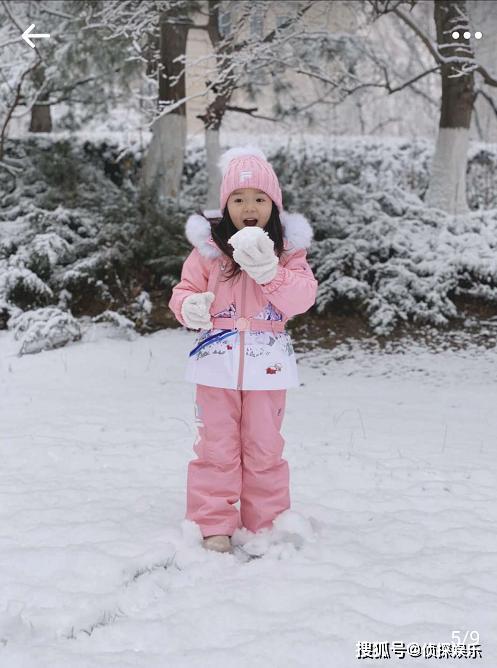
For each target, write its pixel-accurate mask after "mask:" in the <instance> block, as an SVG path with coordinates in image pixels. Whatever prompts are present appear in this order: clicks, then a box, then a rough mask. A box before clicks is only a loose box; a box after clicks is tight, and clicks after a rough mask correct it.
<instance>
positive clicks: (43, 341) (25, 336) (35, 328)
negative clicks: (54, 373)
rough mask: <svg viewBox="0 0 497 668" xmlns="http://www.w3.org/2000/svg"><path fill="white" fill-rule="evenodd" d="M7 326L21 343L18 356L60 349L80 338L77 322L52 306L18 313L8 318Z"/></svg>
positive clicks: (68, 314)
mask: <svg viewBox="0 0 497 668" xmlns="http://www.w3.org/2000/svg"><path fill="white" fill-rule="evenodd" d="M8 325H9V329H12V330H13V331H14V338H15V339H16V340H18V341H20V343H21V345H20V348H19V352H18V354H19V355H26V354H29V353H38V352H40V351H42V350H51V349H53V348H60V347H61V346H65V345H66V343H69V342H70V341H78V340H79V339H80V338H81V330H80V327H79V324H78V321H77V320H76V319H75V318H74V317H73V316H72V315H71V314H70V313H67V312H66V311H62V310H61V309H59V308H57V307H52V306H48V307H45V308H39V309H34V310H32V311H27V312H26V313H22V312H21V313H18V314H17V315H15V316H13V317H12V318H10V320H9V323H8Z"/></svg>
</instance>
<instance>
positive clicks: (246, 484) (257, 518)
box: [186, 384, 290, 537]
mask: <svg viewBox="0 0 497 668" xmlns="http://www.w3.org/2000/svg"><path fill="white" fill-rule="evenodd" d="M285 401H286V389H283V390H230V389H225V388H220V387H209V386H207V385H199V384H197V386H196V396H195V417H196V424H197V428H198V436H197V440H196V441H195V443H194V445H193V450H194V452H195V453H196V454H197V458H196V459H192V460H191V461H190V462H189V463H188V474H187V494H186V496H187V500H186V518H187V519H189V520H192V521H193V522H196V523H197V524H198V525H199V527H200V530H201V532H202V536H203V537H205V536H211V535H214V534H224V535H230V536H231V535H232V534H233V532H234V531H235V529H236V528H241V527H242V526H244V527H246V528H247V529H249V530H250V531H253V532H256V531H258V530H259V529H263V528H266V527H270V526H271V524H272V521H273V519H275V517H276V516H277V515H279V514H280V513H281V512H283V511H284V510H286V509H287V508H290V492H289V482H290V479H289V478H290V476H289V468H288V462H287V461H286V460H285V459H283V458H282V453H283V447H284V444H285V440H284V438H283V436H282V435H281V434H280V429H281V423H282V422H283V416H284V413H285ZM237 501H240V513H239V512H238V508H236V507H235V505H234V504H235V503H237Z"/></svg>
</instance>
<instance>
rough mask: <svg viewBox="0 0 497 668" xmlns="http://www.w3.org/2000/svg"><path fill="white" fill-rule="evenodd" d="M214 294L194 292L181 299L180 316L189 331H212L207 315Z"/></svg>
mask: <svg viewBox="0 0 497 668" xmlns="http://www.w3.org/2000/svg"><path fill="white" fill-rule="evenodd" d="M214 298H215V294H214V293H213V292H196V293H194V294H193V295H188V297H185V299H183V303H182V305H181V316H182V318H183V320H184V321H185V323H186V326H187V327H189V328H190V329H212V321H211V316H210V313H209V309H210V307H211V304H212V302H213V301H214Z"/></svg>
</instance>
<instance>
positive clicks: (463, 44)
mask: <svg viewBox="0 0 497 668" xmlns="http://www.w3.org/2000/svg"><path fill="white" fill-rule="evenodd" d="M370 4H371V6H372V8H373V12H374V16H375V18H378V17H379V16H383V15H385V14H388V13H390V12H391V13H393V14H394V15H395V16H397V17H398V18H399V19H401V20H402V21H403V22H404V23H405V24H406V25H408V26H409V28H410V29H411V30H412V31H413V33H414V34H415V35H416V36H417V37H418V38H419V39H420V40H421V42H422V43H423V44H424V46H425V47H426V48H427V49H428V51H429V53H430V54H431V56H432V57H433V59H434V61H435V66H434V67H432V68H429V69H425V70H424V71H423V72H421V73H420V74H419V75H418V76H417V77H416V78H415V79H413V80H411V81H407V82H405V83H404V84H402V85H401V86H397V87H396V88H395V89H393V88H392V87H391V85H390V82H389V80H388V74H387V70H386V68H385V69H384V73H385V79H386V80H385V82H384V83H383V84H381V85H383V86H384V87H385V88H387V90H388V91H389V92H390V93H392V92H396V91H397V90H401V89H402V88H404V87H405V86H408V85H411V84H412V83H414V81H418V80H419V79H420V78H422V77H423V76H426V75H428V74H431V73H433V72H440V76H441V105H440V121H439V130H438V137H437V142H436V146H435V153H434V157H433V162H432V172H431V176H430V183H429V187H428V191H427V194H426V202H427V204H429V205H430V206H433V207H436V208H440V209H442V210H444V211H446V212H448V213H451V214H453V215H457V214H461V213H465V212H466V211H467V210H468V205H467V199H466V166H467V148H468V137H469V128H470V124H471V116H472V113H473V108H474V103H475V99H476V95H477V94H478V92H481V93H482V94H484V92H483V91H481V90H480V89H478V90H477V91H475V80H474V75H475V74H479V75H480V76H481V78H482V81H483V83H484V84H485V85H488V86H493V87H495V86H497V79H496V78H495V77H494V76H492V75H491V74H490V73H489V72H488V71H487V70H486V68H485V67H483V66H482V65H481V64H480V63H478V62H477V60H476V58H475V55H474V49H473V47H472V44H471V37H470V36H469V35H472V32H471V26H470V23H471V22H470V20H469V18H468V12H467V7H466V0H436V2H434V3H433V8H434V19H435V27H436V41H434V40H432V39H431V38H430V36H429V34H428V33H427V32H426V31H425V30H423V28H422V27H421V26H420V25H419V24H418V23H417V22H416V21H415V19H414V18H413V17H412V16H411V15H410V14H406V13H405V11H404V9H403V6H406V5H409V6H410V8H411V10H412V9H413V7H414V6H415V5H416V4H417V0H409V2H405V1H404V0H395V1H392V0H370ZM456 34H457V36H456Z"/></svg>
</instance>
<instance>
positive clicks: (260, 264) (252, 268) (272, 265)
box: [229, 228, 279, 283]
mask: <svg viewBox="0 0 497 668" xmlns="http://www.w3.org/2000/svg"><path fill="white" fill-rule="evenodd" d="M255 229H257V230H260V233H259V232H256V233H254V232H253V230H255ZM245 230H247V233H246V234H244V232H245ZM229 243H230V244H231V245H232V246H233V247H234V249H235V250H234V251H233V259H234V260H235V262H237V263H238V264H239V265H240V267H241V268H242V269H243V270H244V271H246V272H247V274H248V275H249V276H250V277H251V278H253V279H254V281H256V283H269V282H270V281H272V280H273V278H274V277H275V276H276V272H277V269H278V264H279V260H278V257H277V256H276V255H275V252H274V242H273V240H272V239H271V238H270V237H269V235H268V234H267V233H266V232H264V231H263V230H262V229H261V228H244V229H243V230H240V231H239V232H237V233H236V234H234V235H233V236H232V237H231V239H229Z"/></svg>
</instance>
